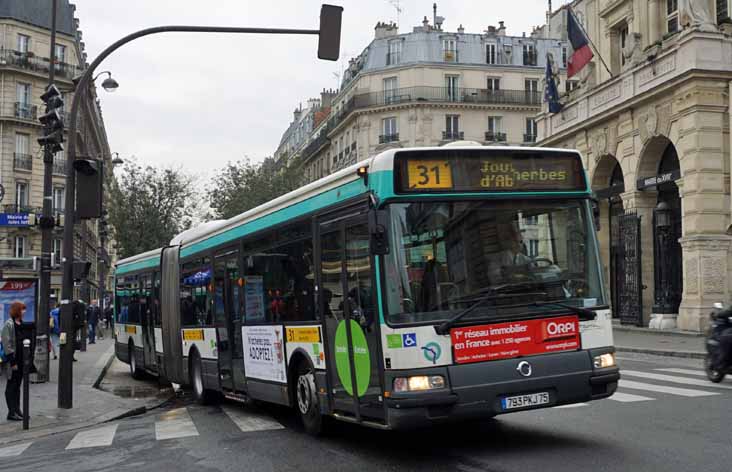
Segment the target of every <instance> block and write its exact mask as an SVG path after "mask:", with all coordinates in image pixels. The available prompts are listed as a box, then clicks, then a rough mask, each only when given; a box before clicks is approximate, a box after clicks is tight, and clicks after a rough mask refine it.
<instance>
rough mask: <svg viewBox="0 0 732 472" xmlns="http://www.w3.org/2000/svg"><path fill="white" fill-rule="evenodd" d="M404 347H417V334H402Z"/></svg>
mask: <svg viewBox="0 0 732 472" xmlns="http://www.w3.org/2000/svg"><path fill="white" fill-rule="evenodd" d="M402 346H404V347H417V333H404V334H402Z"/></svg>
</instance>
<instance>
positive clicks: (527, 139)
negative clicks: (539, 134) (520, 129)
mask: <svg viewBox="0 0 732 472" xmlns="http://www.w3.org/2000/svg"><path fill="white" fill-rule="evenodd" d="M524 142H525V143H535V142H536V135H535V134H528V133H524Z"/></svg>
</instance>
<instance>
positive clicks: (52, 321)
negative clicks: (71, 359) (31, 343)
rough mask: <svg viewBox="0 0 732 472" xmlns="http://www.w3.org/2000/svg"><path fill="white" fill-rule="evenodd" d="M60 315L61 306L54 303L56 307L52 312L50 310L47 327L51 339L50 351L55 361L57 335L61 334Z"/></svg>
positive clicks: (57, 345) (57, 346)
mask: <svg viewBox="0 0 732 472" xmlns="http://www.w3.org/2000/svg"><path fill="white" fill-rule="evenodd" d="M60 314H61V305H59V304H58V303H56V306H55V308H54V309H53V310H51V314H50V316H49V318H48V320H49V322H48V325H49V326H48V327H49V328H50V329H49V332H50V338H51V350H52V352H53V358H54V359H57V358H58V356H57V355H56V352H57V351H58V349H59V334H61V320H60V318H59V315H60Z"/></svg>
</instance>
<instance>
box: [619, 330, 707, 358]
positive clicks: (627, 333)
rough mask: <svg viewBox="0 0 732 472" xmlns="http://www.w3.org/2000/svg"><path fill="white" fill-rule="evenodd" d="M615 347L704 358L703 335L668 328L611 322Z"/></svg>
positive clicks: (647, 352)
mask: <svg viewBox="0 0 732 472" xmlns="http://www.w3.org/2000/svg"><path fill="white" fill-rule="evenodd" d="M613 337H614V341H615V349H616V350H617V351H618V352H635V353H641V354H654V355H657V356H671V357H685V358H691V359H704V356H705V355H706V349H705V346H704V342H705V337H704V335H703V334H701V333H695V332H690V331H680V330H669V331H659V330H653V329H648V328H638V327H635V326H623V325H620V324H617V323H613Z"/></svg>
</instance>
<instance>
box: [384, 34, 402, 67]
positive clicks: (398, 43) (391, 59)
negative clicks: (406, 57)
mask: <svg viewBox="0 0 732 472" xmlns="http://www.w3.org/2000/svg"><path fill="white" fill-rule="evenodd" d="M401 61H402V40H401V39H397V40H393V41H389V52H388V54H387V55H386V65H387V66H390V65H393V64H399V63H400V62H401Z"/></svg>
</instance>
